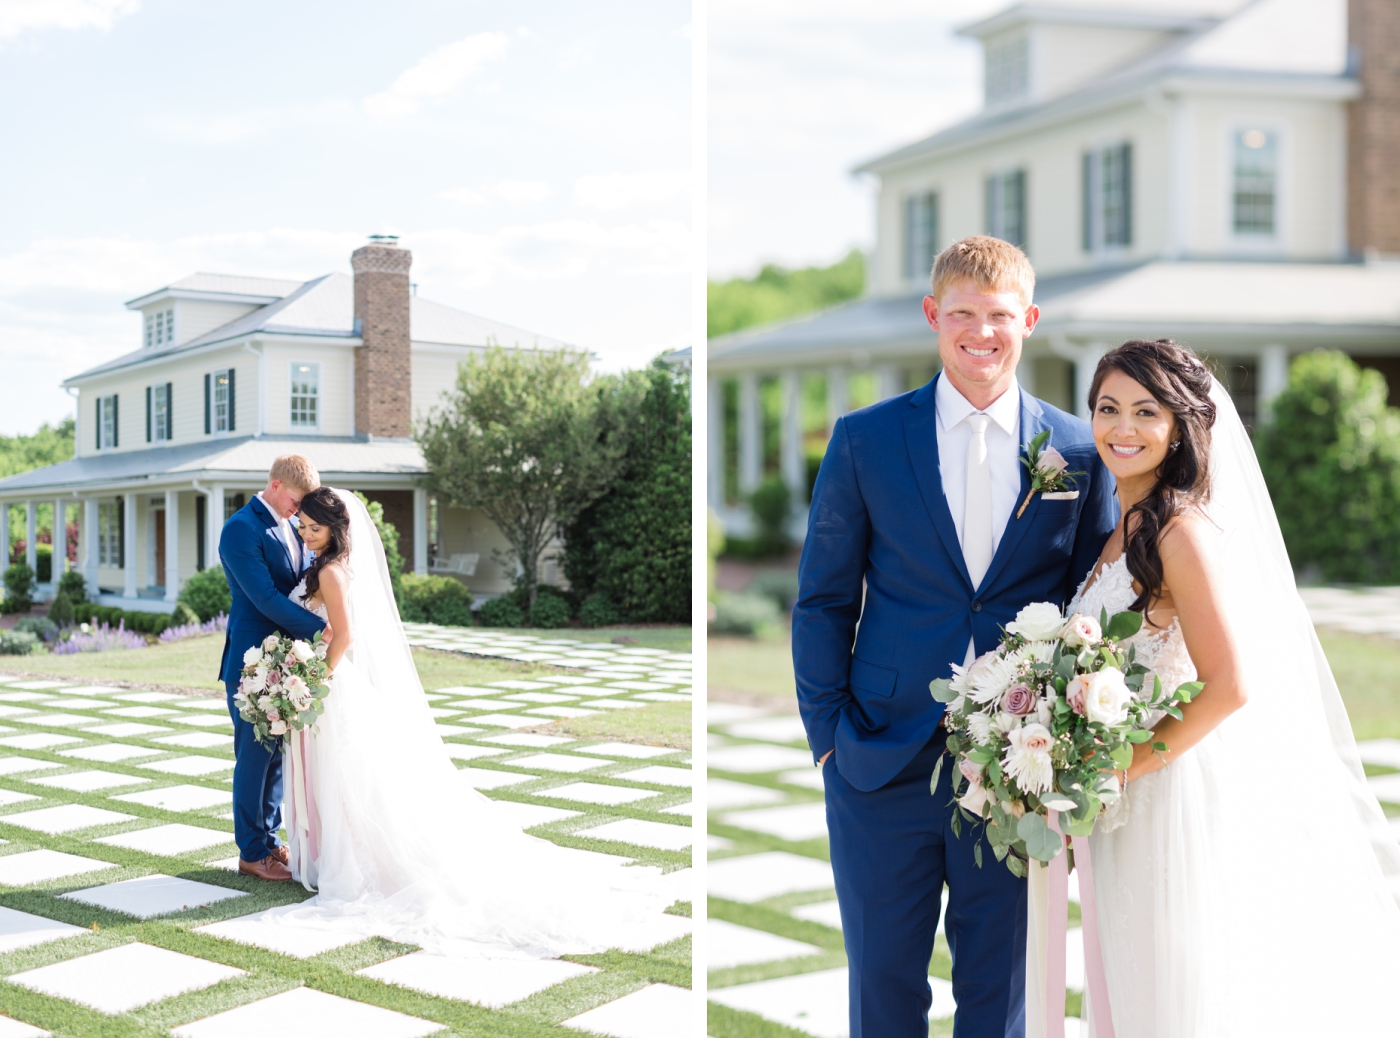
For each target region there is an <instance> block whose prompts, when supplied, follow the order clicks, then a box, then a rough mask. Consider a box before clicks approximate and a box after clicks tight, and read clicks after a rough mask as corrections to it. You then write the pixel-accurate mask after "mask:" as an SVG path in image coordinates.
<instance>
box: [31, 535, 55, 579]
mask: <svg viewBox="0 0 1400 1038" xmlns="http://www.w3.org/2000/svg"><path fill="white" fill-rule="evenodd" d="M34 579H35V580H37V581H38V582H39V583H40V584H47V583H48V582H49V581H51V580H53V545H52V544H36V545H34Z"/></svg>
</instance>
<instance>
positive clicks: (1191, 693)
mask: <svg viewBox="0 0 1400 1038" xmlns="http://www.w3.org/2000/svg"><path fill="white" fill-rule="evenodd" d="M1205 687H1206V683H1205V682H1204V681H1187V682H1184V683H1183V684H1181V685H1178V686H1177V689H1176V698H1177V699H1179V700H1181V702H1183V703H1189V702H1191V700H1193V699H1195V698H1196V697H1197V696H1198V695H1200V694H1201V689H1203V688H1205Z"/></svg>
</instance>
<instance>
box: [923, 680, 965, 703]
mask: <svg viewBox="0 0 1400 1038" xmlns="http://www.w3.org/2000/svg"><path fill="white" fill-rule="evenodd" d="M928 690H929V693H930V694H931V695H932V696H933V698H934V699H935V700H936V701H937V702H939V703H951V702H952V701H953V700H955V699H957V698H958V694H957V693H956V692H954V691H953V686H952V683H951V682H949V680H948V679H947V678H934V679H933V680H932V681H930V682H929V683H928Z"/></svg>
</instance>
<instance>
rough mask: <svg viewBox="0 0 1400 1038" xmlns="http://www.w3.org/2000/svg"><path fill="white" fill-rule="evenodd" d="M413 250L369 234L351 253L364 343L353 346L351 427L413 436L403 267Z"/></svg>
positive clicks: (378, 433) (365, 431) (363, 431)
mask: <svg viewBox="0 0 1400 1038" xmlns="http://www.w3.org/2000/svg"><path fill="white" fill-rule="evenodd" d="M412 263H413V253H411V252H409V251H408V250H407V249H401V248H399V247H398V239H397V238H394V237H391V236H389V235H374V236H372V237H371V238H370V244H368V245H364V246H361V247H360V248H358V249H356V250H355V251H354V252H353V253H352V254H351V256H350V267H351V269H352V270H354V272H355V326H356V328H358V329H359V333H360V340H361V342H362V343H363V345H362V346H360V347H359V349H357V350H356V351H355V432H356V433H358V434H359V435H362V436H363V435H366V434H368V435H369V436H385V437H399V438H406V437H409V436H412V435H413V429H412V421H411V413H410V397H409V379H410V375H411V372H412V358H411V356H410V348H409V319H408V307H409V303H408V299H409V287H408V268H409V266H410V264H412Z"/></svg>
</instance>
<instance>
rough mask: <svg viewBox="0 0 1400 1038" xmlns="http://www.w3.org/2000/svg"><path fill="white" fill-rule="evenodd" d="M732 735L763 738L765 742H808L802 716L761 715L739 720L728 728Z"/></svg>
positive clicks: (804, 743) (744, 737)
mask: <svg viewBox="0 0 1400 1038" xmlns="http://www.w3.org/2000/svg"><path fill="white" fill-rule="evenodd" d="M726 731H728V732H729V734H730V735H734V736H738V737H739V738H740V739H762V740H764V741H765V742H800V743H802V744H803V745H804V746H805V745H806V744H807V729H806V727H805V726H804V725H803V724H802V718H800V717H797V716H793V715H789V716H785V717H761V718H759V719H758V720H754V721H738V722H736V723H734V724H731V725H729V727H728V728H727V729H726Z"/></svg>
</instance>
